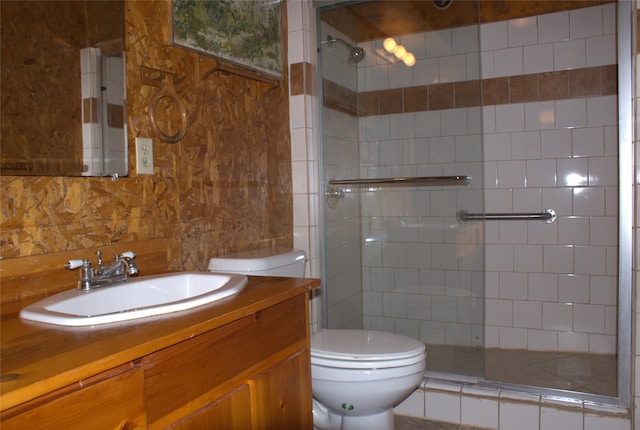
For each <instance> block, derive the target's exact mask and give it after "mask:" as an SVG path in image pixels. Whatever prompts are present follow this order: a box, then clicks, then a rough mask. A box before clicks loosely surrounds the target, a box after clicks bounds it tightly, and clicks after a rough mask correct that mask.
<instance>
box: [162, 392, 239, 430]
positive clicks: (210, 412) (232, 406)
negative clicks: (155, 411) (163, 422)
mask: <svg viewBox="0 0 640 430" xmlns="http://www.w3.org/2000/svg"><path fill="white" fill-rule="evenodd" d="M250 406H251V401H250V392H249V386H248V385H246V384H245V385H241V386H240V387H238V388H236V389H235V390H233V391H231V392H230V393H229V394H227V395H225V396H224V397H222V398H220V399H219V400H217V401H215V402H213V403H211V404H209V405H208V406H206V407H204V408H202V409H200V410H198V411H196V412H194V413H193V414H191V415H189V416H187V417H185V418H184V419H182V420H180V421H179V422H177V423H175V424H174V425H172V426H169V428H171V429H179V430H224V429H238V430H250V429H251V409H250Z"/></svg>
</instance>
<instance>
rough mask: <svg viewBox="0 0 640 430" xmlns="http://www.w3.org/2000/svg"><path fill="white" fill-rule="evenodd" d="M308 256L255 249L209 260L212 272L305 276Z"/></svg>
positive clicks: (295, 251)
mask: <svg viewBox="0 0 640 430" xmlns="http://www.w3.org/2000/svg"><path fill="white" fill-rule="evenodd" d="M306 262H307V256H306V254H305V253H304V251H301V250H299V249H290V248H269V249H255V250H251V251H244V252H238V253H235V254H229V255H223V256H221V257H215V258H212V259H210V260H209V267H208V270H209V271H210V272H222V273H241V274H243V275H251V276H288V277H295V278H302V277H303V276H304V271H305V266H306Z"/></svg>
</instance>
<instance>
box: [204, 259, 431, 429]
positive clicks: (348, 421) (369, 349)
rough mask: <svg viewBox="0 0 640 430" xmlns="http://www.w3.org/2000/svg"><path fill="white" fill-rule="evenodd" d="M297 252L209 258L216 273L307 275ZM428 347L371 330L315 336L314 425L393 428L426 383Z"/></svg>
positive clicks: (312, 369)
mask: <svg viewBox="0 0 640 430" xmlns="http://www.w3.org/2000/svg"><path fill="white" fill-rule="evenodd" d="M305 264H306V255H305V253H304V251H300V250H295V249H293V250H292V249H275V250H274V249H270V250H257V251H248V252H242V253H238V254H232V255H227V256H224V257H219V258H212V259H211V260H209V270H210V271H212V272H226V273H242V274H245V275H254V276H291V277H302V276H304V271H305ZM425 360H426V352H425V346H424V344H423V343H422V342H419V341H417V340H415V339H412V338H410V337H406V336H402V335H398V334H393V333H385V332H379V331H369V330H320V331H319V332H318V333H315V334H313V335H311V385H312V387H311V388H312V391H313V425H314V428H317V429H319V430H393V428H394V425H393V407H394V406H395V405H397V404H398V403H400V402H401V401H402V400H404V399H406V398H407V397H408V396H409V395H410V394H411V393H412V392H413V391H414V390H415V389H416V388H417V387H418V385H420V383H421V382H422V379H423V375H424V370H425V363H426V361H425Z"/></svg>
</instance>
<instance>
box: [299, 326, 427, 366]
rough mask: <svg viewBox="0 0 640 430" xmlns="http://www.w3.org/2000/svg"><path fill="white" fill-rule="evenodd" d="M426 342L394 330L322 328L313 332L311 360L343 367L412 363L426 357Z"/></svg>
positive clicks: (314, 362) (404, 364) (405, 364)
mask: <svg viewBox="0 0 640 430" xmlns="http://www.w3.org/2000/svg"><path fill="white" fill-rule="evenodd" d="M425 356H426V353H425V345H424V344H423V343H422V342H419V341H417V340H415V339H412V338H410V337H407V336H403V335H398V334H395V333H385V332H380V331H371V330H321V331H319V332H318V333H316V334H314V335H313V336H311V364H315V365H320V366H327V367H336V368H344V369H381V368H392V367H403V366H410V365H413V364H416V363H419V362H421V361H423V360H424V359H425Z"/></svg>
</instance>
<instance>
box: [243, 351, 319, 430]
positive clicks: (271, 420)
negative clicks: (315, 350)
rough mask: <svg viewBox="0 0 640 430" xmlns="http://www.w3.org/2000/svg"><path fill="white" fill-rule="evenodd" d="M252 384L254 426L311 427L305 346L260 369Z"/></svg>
mask: <svg viewBox="0 0 640 430" xmlns="http://www.w3.org/2000/svg"><path fill="white" fill-rule="evenodd" d="M254 384H255V405H256V406H255V407H256V417H257V418H256V427H257V428H258V429H270V430H288V429H291V430H293V429H296V430H304V429H309V430H310V429H311V428H312V427H313V423H312V420H313V418H312V414H311V408H312V404H311V372H310V364H309V352H308V351H307V350H304V351H301V352H300V353H298V354H296V355H294V356H293V357H291V358H289V359H288V360H286V361H284V362H282V363H280V364H278V365H276V366H274V367H272V368H270V369H268V370H267V371H265V372H263V373H261V374H260V375H258V376H257V377H256V378H255V379H254Z"/></svg>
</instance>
